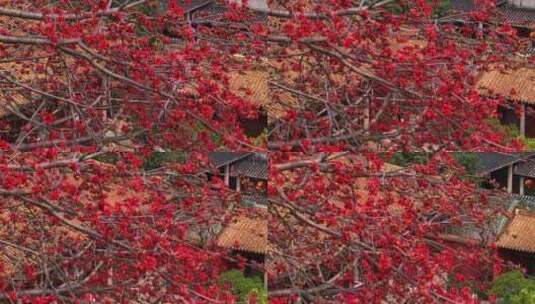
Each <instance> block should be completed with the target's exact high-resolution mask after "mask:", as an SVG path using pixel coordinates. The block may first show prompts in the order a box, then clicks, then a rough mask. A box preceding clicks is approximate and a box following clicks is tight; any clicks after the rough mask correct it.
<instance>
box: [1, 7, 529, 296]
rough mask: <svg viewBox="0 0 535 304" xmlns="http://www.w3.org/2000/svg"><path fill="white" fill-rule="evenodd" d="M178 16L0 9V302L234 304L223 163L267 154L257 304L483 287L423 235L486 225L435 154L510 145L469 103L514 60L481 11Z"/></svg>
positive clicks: (264, 10)
mask: <svg viewBox="0 0 535 304" xmlns="http://www.w3.org/2000/svg"><path fill="white" fill-rule="evenodd" d="M196 2H198V1H186V0H185V1H179V0H169V1H147V0H137V1H136V0H92V1H74V0H62V1H44V0H32V1H25V0H17V1H2V2H1V7H0V24H1V26H0V54H1V57H0V58H1V59H0V65H1V68H0V94H1V98H0V100H1V101H0V115H1V117H0V130H1V133H0V168H1V170H2V175H1V176H0V202H1V204H0V206H1V208H2V213H0V214H1V216H0V219H1V224H2V225H1V228H0V244H1V246H0V250H1V257H2V259H1V262H0V266H1V267H0V299H2V300H6V301H12V302H16V301H17V300H20V301H22V302H23V303H55V302H58V303H60V302H73V303H76V302H77V301H78V302H84V301H93V302H98V303H105V302H109V303H116V302H117V303H119V302H120V303H130V302H136V301H137V302H140V303H149V302H157V301H162V302H172V303H175V302H184V303H191V302H194V303H227V302H232V301H234V300H235V299H234V297H233V296H232V295H231V294H230V293H229V292H228V289H227V288H225V287H224V286H222V284H220V282H219V281H218V277H219V274H220V273H221V272H222V271H224V270H226V266H225V265H226V263H227V262H228V261H236V259H238V260H239V261H238V263H242V262H243V261H241V260H240V258H237V257H236V256H234V255H229V254H228V252H226V251H224V250H222V249H221V248H218V247H217V246H215V244H214V242H213V235H211V234H212V232H211V231H212V230H213V227H217V226H219V225H221V224H222V223H224V222H225V221H227V215H228V213H229V211H230V210H231V209H233V208H234V207H235V206H234V204H233V203H232V202H233V201H236V197H235V194H234V193H232V192H229V191H228V190H227V189H226V188H225V187H223V185H222V182H221V181H220V180H218V179H217V178H215V179H214V180H212V182H210V183H208V182H207V180H206V178H205V173H206V172H207V170H209V169H210V166H209V164H208V161H207V154H208V152H209V151H212V150H214V149H216V148H218V147H222V146H224V147H226V149H234V150H250V151H260V152H267V151H269V152H270V169H271V176H270V181H269V191H268V192H269V195H270V199H269V203H270V206H269V208H268V209H269V220H268V223H269V231H270V232H269V233H270V237H269V242H270V244H269V245H268V246H269V249H270V253H269V255H268V260H267V263H266V265H265V268H266V269H265V271H266V272H267V273H268V280H269V285H270V288H269V289H270V301H272V302H273V303H278V301H279V302H280V303H286V302H291V301H295V300H297V299H302V300H306V301H314V300H318V301H319V300H326V301H333V302H340V301H350V302H351V301H353V302H355V303H358V301H362V302H377V303H379V302H381V301H387V302H392V303H397V302H400V301H402V300H404V299H408V298H412V299H422V301H421V302H433V301H438V302H468V301H471V300H474V299H473V295H472V294H471V293H469V292H468V290H467V289H466V288H464V289H463V288H456V287H452V285H451V284H450V283H451V281H448V280H450V279H451V276H450V274H452V273H454V272H455V270H456V269H457V268H456V267H457V266H458V265H463V267H465V268H470V269H479V270H483V274H481V273H479V274H478V275H473V276H472V277H470V278H469V279H473V280H475V282H476V284H483V282H484V279H486V278H487V277H488V276H490V275H492V273H493V271H498V269H493V265H499V264H497V263H494V262H495V261H494V257H493V254H494V252H493V250H492V249H491V248H488V247H485V246H479V245H478V244H476V245H473V246H468V247H452V246H450V245H448V244H446V243H444V242H443V240H442V239H441V238H440V236H441V235H443V234H444V232H445V229H446V228H447V227H451V226H452V225H453V226H455V225H461V224H463V223H467V222H468V223H471V224H477V225H480V226H484V224H485V222H486V219H487V218H488V217H489V215H493V214H495V212H497V211H498V210H497V209H496V208H494V207H492V206H491V205H489V204H488V203H487V200H486V197H484V196H480V195H477V194H474V189H475V185H474V183H473V182H472V181H471V180H470V179H466V178H463V177H462V176H461V175H462V174H464V173H463V169H462V168H461V167H460V166H458V165H457V164H456V161H455V160H454V159H453V158H452V157H451V155H450V154H448V153H446V151H452V150H473V149H502V150H508V149H509V150H510V149H519V148H521V147H520V145H519V144H517V143H515V142H507V143H506V142H505V141H504V138H503V135H502V134H500V133H499V132H496V130H495V129H494V128H493V127H492V125H491V124H490V123H489V122H488V118H489V117H493V116H495V115H496V113H495V111H496V106H497V104H498V103H499V102H500V101H499V100H489V99H484V98H482V97H480V96H479V94H478V92H477V89H476V87H475V79H476V76H477V73H478V72H480V71H482V70H485V69H488V68H496V67H497V66H498V68H499V66H500V65H504V64H506V63H507V64H514V63H515V62H511V61H515V60H513V59H511V58H515V57H514V56H512V55H514V53H515V52H516V51H517V50H518V46H517V39H516V36H515V32H514V30H513V29H512V28H511V27H510V26H508V25H503V24H496V22H494V21H493V19H492V16H493V8H494V5H495V4H494V1H491V0H481V1H477V3H478V10H476V11H473V12H471V13H465V14H458V13H453V12H451V11H449V10H447V9H444V8H443V5H442V1H424V0H418V1H389V0H383V1H379V0H377V1H375V0H373V1H371V0H370V1H366V0H362V1H345V0H336V1H333V0H331V1H319V0H318V1H311V0H307V1H305V0H292V1H268V2H267V3H265V2H263V1H252V0H249V1H245V0H244V1H243V3H242V1H218V0H216V1H204V2H210V3H209V4H210V5H211V6H210V7H211V9H206V10H203V9H202V8H204V7H206V6H205V5H206V4H205V3H204V4H203V3H200V4H199V3H197V4H196ZM519 60H520V59H519ZM516 63H517V62H516ZM255 77H258V78H259V79H260V82H261V84H260V85H259V84H257V83H256V82H254V81H252V80H254V79H256V78H255ZM240 79H245V82H243V83H241V84H240V83H237V82H240ZM259 90H260V91H261V92H260V93H259ZM262 90H264V91H262ZM264 112H267V114H268V116H269V118H268V121H269V128H268V129H267V131H265V132H264V133H265V134H263V135H262V136H260V137H259V139H253V138H251V137H250V136H247V134H246V133H247V132H246V130H245V129H246V127H245V126H244V124H243V121H244V120H249V121H250V120H253V121H254V120H255V119H258V118H259V117H260V116H261V115H262V113H264ZM265 139H267V141H266V140H265ZM396 152H424V153H426V154H427V155H428V158H429V161H428V162H426V163H424V164H418V165H414V166H411V167H409V168H398V167H392V166H389V165H388V164H386V163H385V161H386V162H388V160H389V158H390V157H392V155H393V154H394V153H396ZM166 153H172V156H173V157H172V158H173V159H172V161H163V162H161V159H159V160H154V158H155V157H158V156H160V157H161V155H163V154H165V155H167V154H166ZM151 161H152V162H153V163H154V162H156V163H158V165H157V166H151ZM244 212H247V213H250V212H254V211H252V210H246V211H244ZM495 268H496V267H495ZM468 273H472V272H470V271H468ZM465 276H467V277H469V276H470V275H469V274H467V275H465ZM485 276H487V277H485ZM452 280H453V281H455V282H457V281H463V280H467V278H464V277H462V275H459V276H457V277H454V278H453V279H452ZM474 301H475V300H474Z"/></svg>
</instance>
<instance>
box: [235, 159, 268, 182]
mask: <svg viewBox="0 0 535 304" xmlns="http://www.w3.org/2000/svg"><path fill="white" fill-rule="evenodd" d="M268 170H269V169H268V160H267V156H266V155H265V154H260V153H251V154H250V155H249V156H248V157H246V158H243V159H241V160H239V161H237V162H235V163H234V164H233V165H232V166H231V169H230V175H232V176H247V177H253V178H259V179H266V180H267V179H268V177H269V172H268Z"/></svg>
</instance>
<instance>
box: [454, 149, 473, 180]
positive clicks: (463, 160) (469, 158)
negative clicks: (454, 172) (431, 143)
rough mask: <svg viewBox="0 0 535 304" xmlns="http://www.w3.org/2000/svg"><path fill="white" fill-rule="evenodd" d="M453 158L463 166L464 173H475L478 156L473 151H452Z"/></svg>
mask: <svg viewBox="0 0 535 304" xmlns="http://www.w3.org/2000/svg"><path fill="white" fill-rule="evenodd" d="M453 158H454V159H455V160H456V161H457V163H459V165H461V166H463V167H464V169H465V170H466V173H468V174H469V175H475V173H476V170H477V164H478V162H479V158H478V156H477V155H476V154H473V153H462V152H461V153H453Z"/></svg>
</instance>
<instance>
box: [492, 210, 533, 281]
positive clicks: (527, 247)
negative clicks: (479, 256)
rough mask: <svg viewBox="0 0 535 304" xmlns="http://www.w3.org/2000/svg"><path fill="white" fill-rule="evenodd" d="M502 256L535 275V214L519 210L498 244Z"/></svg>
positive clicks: (500, 236)
mask: <svg viewBox="0 0 535 304" xmlns="http://www.w3.org/2000/svg"><path fill="white" fill-rule="evenodd" d="M496 245H497V247H498V253H499V254H500V256H501V257H502V258H503V259H505V260H508V261H511V262H513V263H514V264H517V265H520V266H522V267H523V268H525V269H526V271H527V273H528V274H531V275H533V274H535V212H533V211H527V210H521V209H517V210H516V213H515V215H514V217H513V218H512V219H511V220H510V221H509V223H508V224H507V226H506V227H505V229H504V230H503V231H502V233H501V234H500V235H499V237H498V240H497V242H496Z"/></svg>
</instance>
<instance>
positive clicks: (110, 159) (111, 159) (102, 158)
mask: <svg viewBox="0 0 535 304" xmlns="http://www.w3.org/2000/svg"><path fill="white" fill-rule="evenodd" d="M93 159H94V160H96V161H99V162H101V163H106V164H115V163H117V162H118V161H119V155H117V154H114V153H103V154H100V155H97V156H95V157H93Z"/></svg>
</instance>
